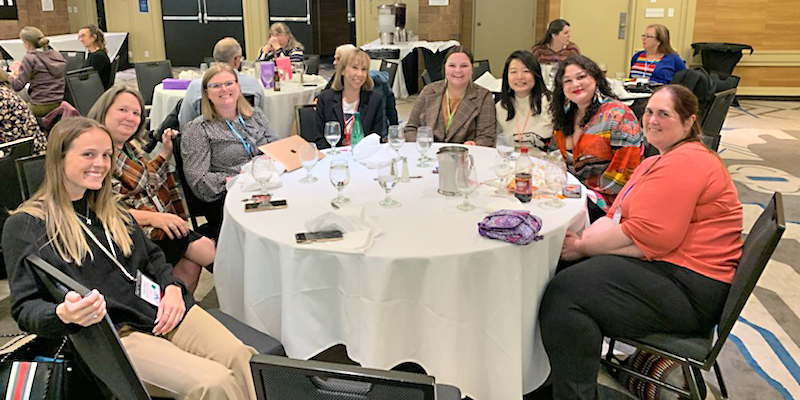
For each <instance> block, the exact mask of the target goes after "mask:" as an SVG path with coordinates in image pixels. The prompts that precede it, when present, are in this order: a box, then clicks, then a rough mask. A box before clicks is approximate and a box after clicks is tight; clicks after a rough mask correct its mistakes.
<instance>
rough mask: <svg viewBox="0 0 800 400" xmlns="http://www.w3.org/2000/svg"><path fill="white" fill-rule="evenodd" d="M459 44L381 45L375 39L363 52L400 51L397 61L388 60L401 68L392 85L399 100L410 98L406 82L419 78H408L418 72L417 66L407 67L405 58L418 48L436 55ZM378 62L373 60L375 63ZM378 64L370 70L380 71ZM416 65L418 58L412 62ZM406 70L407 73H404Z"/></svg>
mask: <svg viewBox="0 0 800 400" xmlns="http://www.w3.org/2000/svg"><path fill="white" fill-rule="evenodd" d="M458 45H459V43H458V41H456V40H447V41H438V42H429V41H427V40H413V41H408V42H402V43H397V44H381V41H380V39H375V40H373V41H371V42H369V43H367V44H365V45H363V46H361V49H362V50H377V49H397V50H400V58H397V59H387V60H389V61H393V62H395V63H397V64H399V68H397V74H396V75H395V78H394V84H393V85H392V92H394V97H397V98H398V99H402V98H406V97H408V96H409V90H408V88H407V87H406V80H407V79H411V80H414V81H416V80H417V78H418V77H417V76H408V77H406V75H408V74H407V72H410V71H412V70H413V71H417V68H416V65H414V68H410V66H407V65H406V64H407V63H406V62H404V60H405V58H406V57H408V56H409V54H411V52H412V51H414V50H416V49H417V48H425V49H428V50H430V51H432V52H434V53H438V52H440V51H443V50H447V49H449V48H450V47H453V46H458ZM374 61H376V60H373V62H374ZM377 61H378V63H377V64H374V63H372V64H371V65H370V69H378V67H379V66H380V60H377ZM412 61H413V62H414V63H416V62H417V60H416V58H414V59H413V60H412ZM404 70H406V71H404Z"/></svg>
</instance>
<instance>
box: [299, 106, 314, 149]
mask: <svg viewBox="0 0 800 400" xmlns="http://www.w3.org/2000/svg"><path fill="white" fill-rule="evenodd" d="M294 110H295V121H297V134H298V135H300V137H302V138H303V139H305V140H306V141H307V142H310V143H314V129H316V124H317V106H316V105H315V104H305V105H302V106H297V107H295V108H294Z"/></svg>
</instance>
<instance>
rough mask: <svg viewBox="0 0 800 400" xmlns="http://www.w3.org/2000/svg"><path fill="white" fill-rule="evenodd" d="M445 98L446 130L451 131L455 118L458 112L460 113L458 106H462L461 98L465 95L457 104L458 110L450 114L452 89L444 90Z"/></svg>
mask: <svg viewBox="0 0 800 400" xmlns="http://www.w3.org/2000/svg"><path fill="white" fill-rule="evenodd" d="M444 96H445V101H446V103H447V127H445V129H446V130H448V131H449V130H450V125H451V124H452V123H453V116H454V115H456V111H458V105H459V104H461V98H462V97H463V95H462V97H459V98H458V103H456V109H455V110H453V112H450V89H445V90H444Z"/></svg>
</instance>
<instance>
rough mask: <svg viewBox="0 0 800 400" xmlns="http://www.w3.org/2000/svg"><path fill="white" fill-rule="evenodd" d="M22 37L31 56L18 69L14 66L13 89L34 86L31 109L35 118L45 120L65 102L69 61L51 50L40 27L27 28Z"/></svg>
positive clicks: (31, 93) (48, 41) (28, 54)
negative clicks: (46, 116) (48, 114)
mask: <svg viewBox="0 0 800 400" xmlns="http://www.w3.org/2000/svg"><path fill="white" fill-rule="evenodd" d="M19 38H20V40H22V44H23V45H24V46H25V50H26V51H27V53H26V54H25V56H24V57H22V61H21V62H20V63H19V64H18V65H17V66H12V74H11V77H12V78H13V80H12V81H11V89H12V90H14V91H15V92H19V91H20V90H22V89H23V88H24V87H25V85H27V84H30V89H29V93H30V96H31V101H30V103H29V104H28V107H30V109H31V111H32V112H33V116H34V117H37V118H41V117H44V116H45V115H47V113H49V112H50V111H53V110H55V109H56V107H58V106H59V105H61V102H62V101H63V100H64V85H65V84H66V80H65V79H64V77H65V76H66V71H67V61H66V60H65V59H64V57H63V56H61V53H59V52H58V51H57V50H54V49H53V48H52V47H50V39H48V38H46V37H45V36H44V34H43V33H42V31H40V30H39V28H36V27H33V26H26V27H24V28H22V30H21V31H20V32H19Z"/></svg>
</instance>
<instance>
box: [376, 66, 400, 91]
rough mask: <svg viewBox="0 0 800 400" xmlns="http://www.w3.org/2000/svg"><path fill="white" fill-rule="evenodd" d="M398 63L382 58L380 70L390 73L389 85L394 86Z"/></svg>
mask: <svg viewBox="0 0 800 400" xmlns="http://www.w3.org/2000/svg"><path fill="white" fill-rule="evenodd" d="M397 67H398V65H397V63H396V62H394V61H388V60H381V66H380V70H381V71H385V72H387V73H388V74H389V87H390V88H391V87H394V77H395V76H396V75H397Z"/></svg>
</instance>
